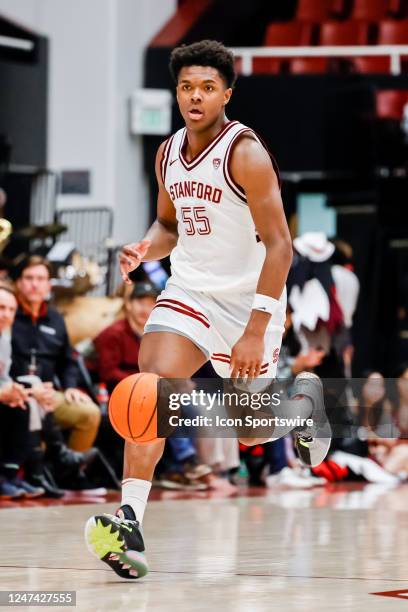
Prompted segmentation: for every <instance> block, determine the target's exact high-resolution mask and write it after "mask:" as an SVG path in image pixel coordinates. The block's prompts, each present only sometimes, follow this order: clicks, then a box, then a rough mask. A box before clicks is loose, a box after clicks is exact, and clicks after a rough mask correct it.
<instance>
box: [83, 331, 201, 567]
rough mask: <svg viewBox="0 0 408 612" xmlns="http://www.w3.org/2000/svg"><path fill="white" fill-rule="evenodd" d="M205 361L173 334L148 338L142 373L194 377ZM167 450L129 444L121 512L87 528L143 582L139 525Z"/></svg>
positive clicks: (102, 554) (101, 550) (112, 558)
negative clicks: (152, 484) (156, 469)
mask: <svg viewBox="0 0 408 612" xmlns="http://www.w3.org/2000/svg"><path fill="white" fill-rule="evenodd" d="M206 361H207V356H206V354H205V353H204V352H203V351H202V350H200V349H199V348H198V347H197V346H196V344H194V342H193V341H192V340H190V339H189V338H186V337H185V336H183V335H180V334H178V333H173V332H162V331H159V332H152V333H147V334H145V336H144V337H143V340H142V344H141V348H140V353H139V369H140V371H141V372H152V373H155V374H158V375H159V376H162V377H165V378H190V377H191V376H192V375H193V374H194V372H196V371H197V370H198V369H199V368H200V367H201V366H202V365H203V364H204V363H205V362H206ZM163 449H164V440H158V441H156V442H153V443H151V444H137V443H135V444H133V443H132V444H131V443H128V442H126V443H125V456H124V472H123V477H124V478H123V482H122V501H121V505H120V508H119V509H118V511H117V512H116V515H97V516H93V517H91V518H90V519H89V520H88V522H87V524H86V527H85V538H86V542H87V545H88V548H89V550H90V551H91V552H92V553H93V554H94V555H96V556H97V557H98V558H99V559H101V560H102V561H104V562H105V563H107V564H108V565H109V566H110V567H111V568H112V569H113V570H114V571H115V572H116V573H117V574H118V575H119V576H120V577H121V578H130V579H132V578H133V579H134V578H140V577H142V576H144V575H145V574H146V573H147V571H148V566H147V562H146V558H145V556H144V554H143V553H144V550H145V547H144V542H143V536H142V533H141V530H140V526H141V523H142V520H143V516H144V511H145V508H146V503H147V498H148V495H149V492H150V488H151V480H152V477H153V473H154V469H155V467H156V464H157V462H158V461H159V459H160V457H161V456H162V453H163Z"/></svg>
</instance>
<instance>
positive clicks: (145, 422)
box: [109, 372, 160, 443]
mask: <svg viewBox="0 0 408 612" xmlns="http://www.w3.org/2000/svg"><path fill="white" fill-rule="evenodd" d="M159 378H160V376H157V374H151V373H149V372H142V373H141V374H132V375H131V376H128V377H127V378H124V379H123V380H121V381H120V383H119V384H118V385H116V387H115V388H114V390H113V392H112V395H111V397H110V400H109V419H110V422H111V424H112V427H113V429H114V430H115V431H116V432H117V433H118V434H119V435H120V436H122V438H124V439H125V440H128V441H129V442H141V443H148V442H153V441H154V440H157V383H158V381H159Z"/></svg>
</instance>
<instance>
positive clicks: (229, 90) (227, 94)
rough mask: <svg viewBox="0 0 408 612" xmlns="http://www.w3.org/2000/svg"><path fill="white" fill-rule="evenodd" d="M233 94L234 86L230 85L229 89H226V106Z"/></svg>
mask: <svg viewBox="0 0 408 612" xmlns="http://www.w3.org/2000/svg"><path fill="white" fill-rule="evenodd" d="M231 96H232V88H231V87H228V89H226V90H225V91H224V106H226V105H227V104H228V102H229V101H230V98H231Z"/></svg>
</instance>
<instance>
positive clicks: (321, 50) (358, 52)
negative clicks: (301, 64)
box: [231, 45, 408, 76]
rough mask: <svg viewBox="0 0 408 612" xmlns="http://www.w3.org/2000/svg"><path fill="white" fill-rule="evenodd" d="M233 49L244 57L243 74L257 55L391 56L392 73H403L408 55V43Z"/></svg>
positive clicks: (287, 56)
mask: <svg viewBox="0 0 408 612" xmlns="http://www.w3.org/2000/svg"><path fill="white" fill-rule="evenodd" d="M231 51H232V52H233V53H234V55H235V57H237V58H242V68H241V74H242V75H244V76H249V75H251V74H252V67H253V59H254V58H255V57H270V58H292V59H296V58H298V57H389V58H390V68H391V74H393V75H398V74H401V57H402V56H404V55H407V56H408V45H371V46H369V45H359V46H350V47H347V46H336V47H334V46H330V47H324V46H322V47H318V46H317V47H236V48H232V49H231Z"/></svg>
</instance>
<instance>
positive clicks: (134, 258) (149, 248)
mask: <svg viewBox="0 0 408 612" xmlns="http://www.w3.org/2000/svg"><path fill="white" fill-rule="evenodd" d="M164 145H165V143H162V144H161V145H160V147H159V148H158V151H157V155H156V163H155V171H156V179H157V184H158V188H159V193H158V196H157V217H156V220H155V222H154V223H153V224H152V225H151V227H150V228H149V229H148V231H147V232H146V235H145V237H144V238H143V239H142V240H141V241H140V242H135V243H132V244H127V245H125V246H124V247H123V249H122V251H121V253H120V255H119V262H120V269H121V273H122V278H123V280H124V281H125V282H127V283H130V280H129V278H128V274H129V272H131V271H132V270H135V269H136V268H137V267H138V266H139V265H140V263H141V262H142V261H156V260H158V259H163V257H167V255H169V254H170V253H171V251H172V250H173V249H174V247H175V246H176V244H177V239H178V232H177V218H176V210H175V208H174V204H173V202H172V201H171V199H170V196H169V194H168V193H167V191H166V188H165V186H164V184H163V181H162V177H161V172H160V162H161V159H162V156H163V149H164Z"/></svg>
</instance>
